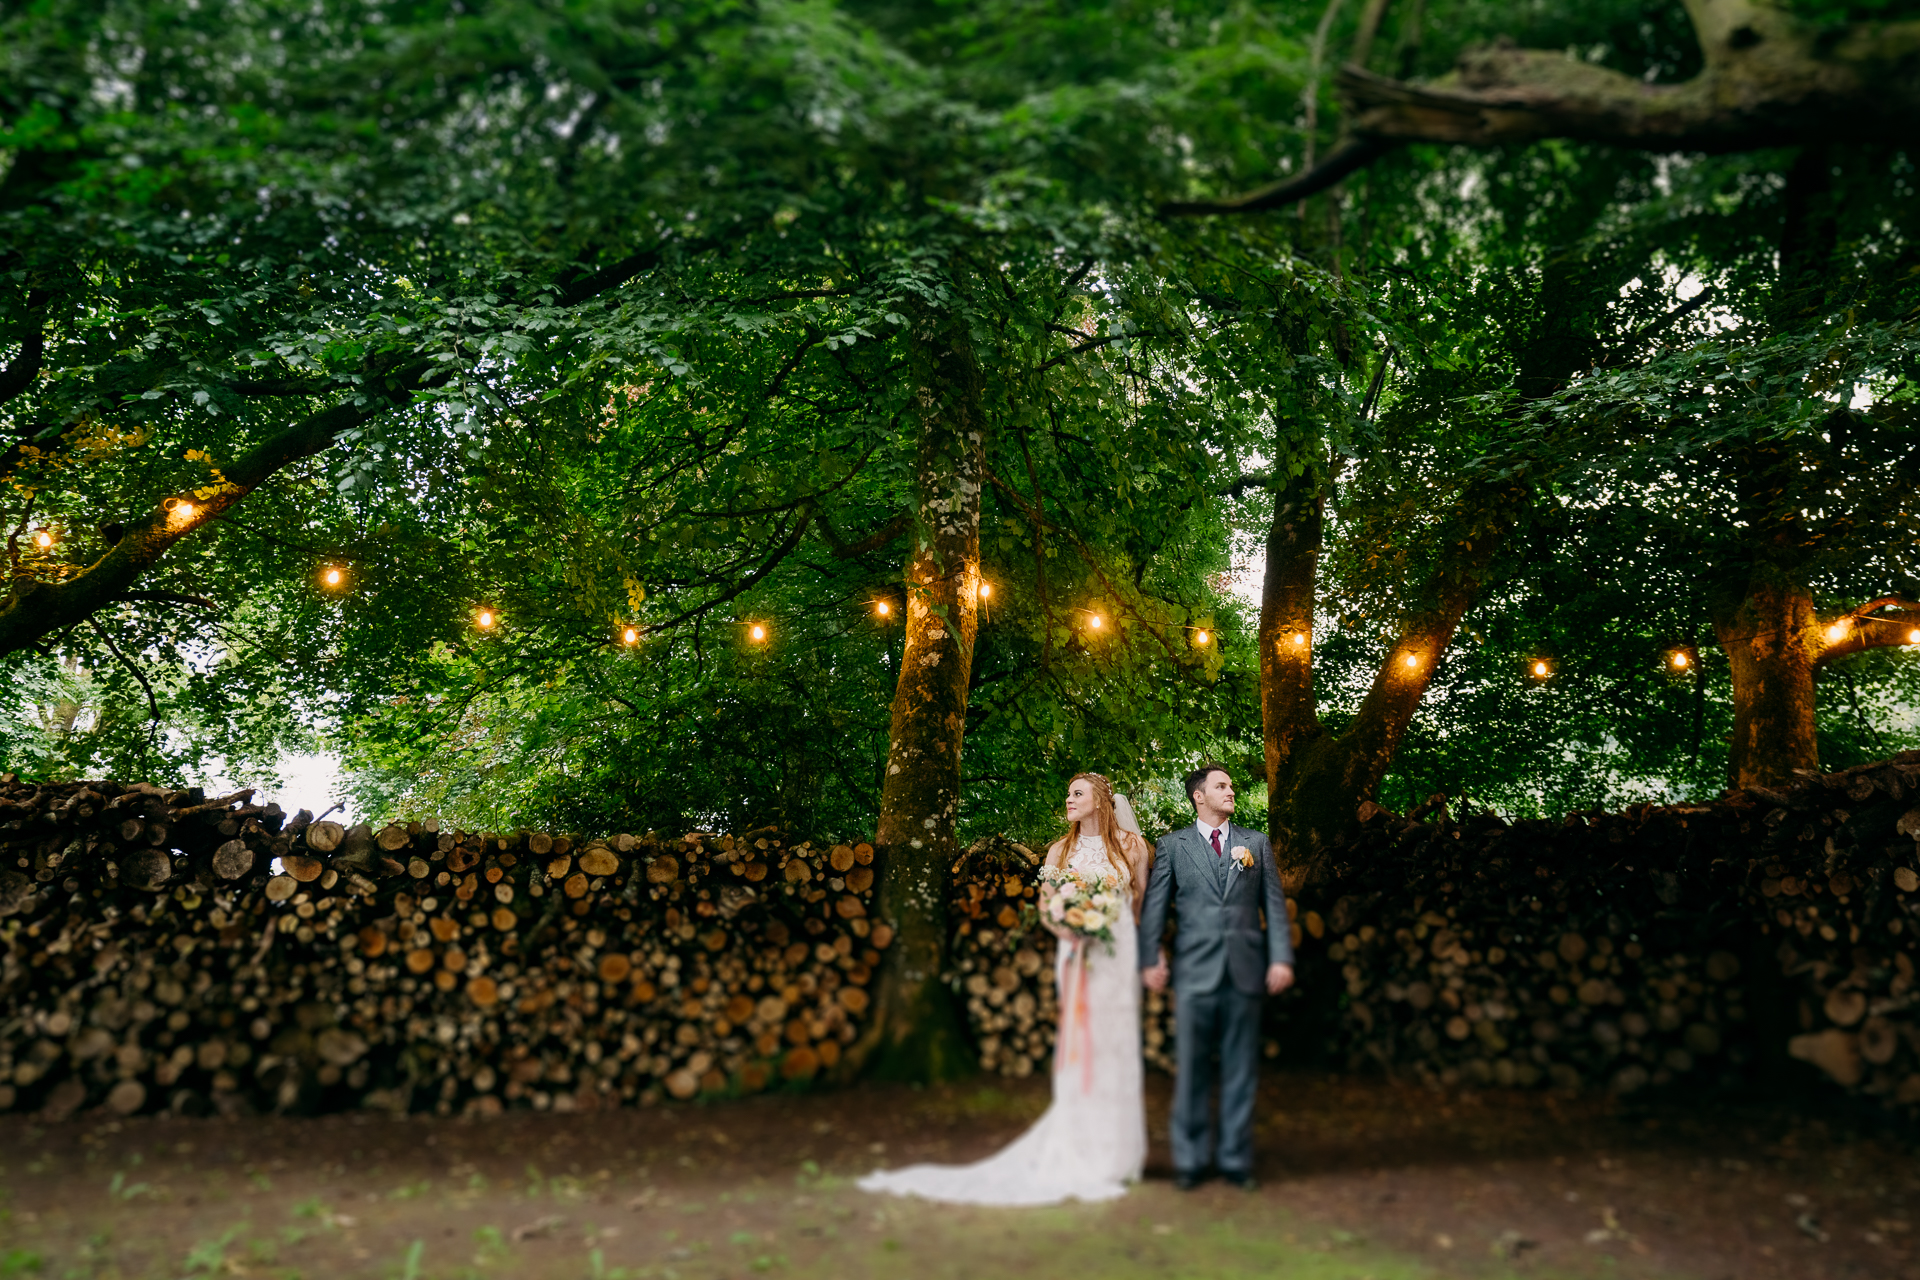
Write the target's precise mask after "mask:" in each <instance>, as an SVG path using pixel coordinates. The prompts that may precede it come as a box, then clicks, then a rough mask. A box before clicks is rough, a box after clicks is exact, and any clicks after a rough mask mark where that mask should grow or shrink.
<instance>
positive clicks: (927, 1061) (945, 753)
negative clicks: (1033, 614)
mask: <svg viewBox="0 0 1920 1280" xmlns="http://www.w3.org/2000/svg"><path fill="white" fill-rule="evenodd" d="M923 323H927V331H926V332H925V333H924V335H923V336H921V337H919V338H918V339H917V341H916V343H915V356H916V367H915V368H914V370H913V373H914V386H915V387H916V392H917V401H918V409H919V415H920V422H919V430H920V448H919V460H918V471H919V474H918V485H919V519H918V521H917V523H916V530H915V540H914V552H913V558H912V562H911V563H910V564H909V566H908V569H907V619H906V644H905V648H904V650H903V652H902V654H901V659H900V683H899V687H898V689H897V691H896V692H895V694H894V698H893V719H892V728H891V743H890V746H889V749H888V753H887V776H886V780H885V782H884V784H883V786H882V788H881V793H880V824H879V830H878V833H877V835H876V836H875V840H874V842H875V844H876V845H877V846H878V850H879V854H880V859H881V879H880V889H879V893H878V897H877V906H878V910H879V914H880V916H881V918H882V919H884V920H886V921H887V922H888V923H889V924H890V925H892V926H893V929H894V931H895V932H894V943H893V946H892V948H891V949H890V950H889V951H888V952H887V959H886V963H885V966H884V968H883V970H882V972H881V975H880V984H879V990H878V997H879V1003H878V1008H877V1010H876V1017H875V1019H874V1023H873V1030H872V1031H871V1032H870V1033H869V1041H868V1042H867V1043H864V1044H862V1045H860V1046H858V1047H857V1050H858V1051H857V1052H856V1054H855V1055H853V1056H854V1058H855V1059H856V1060H857V1064H856V1065H857V1069H861V1070H864V1071H865V1072H867V1073H868V1074H871V1075H876V1076H879V1077H883V1078H889V1079H907V1080H927V1081H931V1080H942V1079H950V1078H953V1077H955V1076H959V1075H963V1074H967V1073H969V1072H971V1071H972V1070H973V1067H974V1063H973V1055H972V1051H971V1049H970V1048H969V1047H968V1041H967V1037H966V1035H965V1033H964V1031H963V1030H962V1027H961V1021H960V1018H959V1016H958V1013H957V1011H956V1010H955V1008H954V1006H953V1001H952V999H951V997H950V996H949V994H948V992H947V989H946V986H945V984H944V983H943V982H942V981H941V974H942V972H943V971H944V969H945V952H946V939H947V920H946V889H947V876H948V874H949V873H950V871H951V868H952V866H953V862H954V858H955V855H956V854H957V852H958V849H957V845H956V841H955V838H954V829H955V819H956V817H957V813H958V808H959V802H960V750H961V746H962V741H963V738H964V736H965V730H966V722H967V683H968V679H969V677H970V675H971V672H972V669H973V642H974V634H975V630H976V622H977V618H978V608H979V598H978V588H979V567H980V489H981V483H982V480H983V479H984V476H985V472H986V458H985V450H984V434H985V424H984V422H983V421H982V413H981V405H980V395H981V378H980V369H979V366H978V364H977V363H976V361H975V358H974V353H973V350H972V347H971V346H970V345H969V342H968V337H967V331H966V328H965V326H964V325H962V324H959V323H954V322H948V321H945V320H944V318H941V319H940V320H937V321H933V322H924V321H923ZM936 324H937V325H938V327H935V326H936Z"/></svg>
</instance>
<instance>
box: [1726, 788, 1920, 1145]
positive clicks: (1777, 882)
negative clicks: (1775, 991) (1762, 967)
mask: <svg viewBox="0 0 1920 1280" xmlns="http://www.w3.org/2000/svg"><path fill="white" fill-rule="evenodd" d="M1748 796H1749V797H1750V799H1751V801H1752V803H1753V808H1752V810H1751V815H1750V820H1749V821H1748V822H1747V824H1746V825H1747V827H1748V828H1749V838H1750V839H1751V840H1752V847H1751V850H1750V856H1748V857H1747V858H1745V859H1744V860H1740V861H1735V860H1733V859H1729V862H1728V864H1727V865H1726V866H1725V867H1724V870H1725V872H1726V877H1727V881H1728V884H1729V887H1730V889H1731V891H1732V892H1734V893H1736V894H1738V895H1740V900H1741V902H1742V903H1743V904H1744V905H1745V906H1746V908H1747V910H1748V912H1749V914H1750V918H1752V919H1753V920H1755V921H1756V922H1757V924H1758V928H1759V929H1760V931H1761V932H1762V933H1764V934H1765V935H1766V937H1767V939H1768V941H1769V943H1770V944H1771V945H1772V954H1773V958H1774V960H1775V961H1776V963H1777V964H1778V966H1779V972H1780V976H1781V977H1782V978H1783V979H1784V980H1785V982H1786V1001H1785V1003H1786V1005H1787V1007H1786V1008H1785V1009H1784V1010H1783V1011H1782V1012H1783V1013H1784V1014H1785V1017H1784V1018H1783V1019H1782V1020H1783V1021H1784V1022H1785V1023H1786V1024H1787V1026H1786V1029H1787V1031H1788V1032H1789V1033H1790V1038H1789V1040H1788V1042H1787V1050H1788V1053H1789V1054H1790V1055H1791V1056H1793V1057H1794V1058H1798V1059H1800V1060H1802V1061H1805V1062H1809V1063H1811V1064H1813V1065H1814V1066H1815V1067H1817V1068H1819V1069H1820V1070H1821V1071H1822V1072H1824V1073H1825V1074H1826V1075H1827V1076H1828V1077H1829V1078H1830V1079H1832V1080H1833V1081H1834V1082H1835V1083H1836V1084H1839V1085H1841V1086H1843V1087H1845V1088H1847V1089H1849V1090H1851V1091H1855V1092H1858V1093H1860V1094H1863V1095H1865V1096H1867V1097H1871V1098H1875V1099H1877V1100H1879V1101H1881V1102H1883V1103H1885V1104H1887V1105H1889V1106H1892V1107H1895V1108H1897V1109H1898V1110H1900V1111H1902V1112H1905V1113H1907V1114H1909V1115H1913V1114H1916V1113H1920V1020H1917V1019H1916V1017H1915V1012H1916V1008H1915V1007H1916V1005H1917V1004H1920V982H1917V981H1916V978H1915V973H1914V963H1915V955H1916V952H1920V937H1916V931H1917V930H1920V875H1916V873H1915V865H1916V862H1920V858H1917V857H1916V855H1917V854H1920V752H1911V753H1907V754H1905V755H1902V756H1897V757H1895V758H1894V759H1893V760H1890V761H1886V762H1883V763H1879V764H1871V765H1862V766H1859V767H1856V768H1852V769H1847V770H1844V771H1841V772H1839V773H1830V774H1826V775H1823V776H1821V777H1817V778H1815V777H1807V778H1802V779H1799V780H1797V781H1796V782H1795V784H1794V785H1793V786H1791V787H1788V788H1786V789H1784V791H1782V792H1780V793H1773V792H1749V793H1748Z"/></svg>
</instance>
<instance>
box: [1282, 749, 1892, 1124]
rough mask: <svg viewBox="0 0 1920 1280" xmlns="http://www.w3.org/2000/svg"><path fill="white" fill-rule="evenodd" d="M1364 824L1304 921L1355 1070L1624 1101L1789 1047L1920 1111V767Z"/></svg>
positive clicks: (1734, 1075) (1338, 1039)
mask: <svg viewBox="0 0 1920 1280" xmlns="http://www.w3.org/2000/svg"><path fill="white" fill-rule="evenodd" d="M1362 818H1363V826H1362V829H1361V832H1360V834H1359V835H1358V836H1357V837H1356V838H1355V839H1354V840H1353V841H1352V842H1350V843H1349V844H1348V845H1347V846H1345V847H1344V848H1342V849H1341V850H1340V851H1338V853H1337V854H1336V855H1335V858H1334V860H1333V873H1332V875H1331V876H1330V877H1329V880H1328V882H1327V883H1326V884H1325V885H1324V886H1322V887H1321V888H1320V889H1319V890H1318V891H1317V892H1316V893H1315V894H1314V895H1313V898H1314V900H1316V901H1318V902H1320V903H1322V904H1325V908H1324V909H1325V914H1324V917H1323V916H1322V914H1321V912H1320V911H1305V912H1303V913H1302V921H1303V923H1304V925H1305V930H1304V933H1305V935H1306V938H1307V943H1306V947H1305V951H1306V954H1307V957H1308V959H1309V962H1310V959H1311V957H1312V954H1313V953H1314V952H1315V951H1321V952H1323V954H1324V957H1325V959H1326V961H1328V962H1330V964H1329V966H1328V967H1327V969H1326V970H1324V972H1326V973H1327V975H1328V976H1329V977H1330V978H1331V980H1332V981H1333V982H1336V983H1338V984H1340V985H1341V986H1342V987H1343V988H1344V990H1343V991H1342V993H1341V996H1340V1010H1339V1013H1338V1015H1337V1016H1336V1017H1335V1018H1334V1019H1333V1020H1332V1023H1331V1027H1330V1031H1329V1034H1330V1035H1331V1037H1332V1039H1333V1040H1334V1042H1335V1046H1336V1048H1337V1050H1338V1051H1339V1053H1340V1054H1341V1055H1342V1056H1344V1059H1345V1061H1346V1063H1347V1064H1348V1065H1349V1066H1351V1067H1356V1068H1357V1067H1362V1066H1377V1067H1385V1068H1389V1069H1398V1070H1405V1071H1411V1072H1413V1073H1417V1074H1419V1075H1423V1076H1427V1077H1430V1078H1433V1079H1435V1080H1437V1081H1438V1082H1441V1083H1454V1082H1462V1081H1464V1082H1470V1083H1476V1084H1498V1085H1519V1086H1528V1085H1552V1086H1557V1087H1563V1088H1577V1087H1605V1088H1610V1089H1613V1090H1615V1091H1617V1092H1621V1093H1630V1092H1633V1091H1635V1090H1638V1089H1641V1088H1644V1087H1647V1086H1660V1085H1670V1084H1673V1085H1678V1084H1691V1085H1720V1084H1737V1083H1744V1082H1747V1081H1749V1080H1751V1079H1753V1078H1754V1075H1755V1072H1756V1070H1757V1069H1758V1068H1759V1066H1760V1065H1761V1064H1763V1063H1764V1062H1766V1061H1767V1060H1769V1059H1774V1060H1777V1059H1778V1058H1780V1057H1781V1056H1782V1055H1783V1054H1784V1053H1791V1054H1792V1055H1793V1056H1794V1057H1798V1058H1801V1059H1804V1060H1806V1061H1809V1062H1812V1063H1814V1064H1815V1065H1817V1066H1818V1067H1820V1069H1821V1070H1823V1071H1824V1072H1825V1073H1826V1074H1827V1075H1828V1076H1829V1077H1831V1078H1832V1079H1833V1080H1834V1081H1836V1082H1837V1083H1839V1084H1841V1085H1843V1086H1845V1087H1847V1088H1849V1089H1854V1090H1858V1091H1860V1092H1863V1093H1866V1094H1869V1095H1872V1096H1874V1097H1876V1098H1879V1099H1882V1100H1884V1101H1886V1102H1888V1103H1890V1104H1893V1105H1897V1106H1899V1107H1901V1108H1903V1109H1909V1110H1911V1109H1913V1108H1915V1107H1917V1106H1920V1058H1916V1049H1920V1027H1916V1024H1915V1020H1914V1017H1913V1010H1914V1004H1915V1001H1916V996H1915V979H1914V960H1913V951H1914V928H1915V924H1916V921H1915V919H1914V915H1915V911H1916V902H1917V901H1920V893H1916V891H1917V890H1920V876H1916V874H1915V870H1914V868H1915V863H1916V856H1915V853H1916V846H1915V841H1916V838H1920V753H1909V754H1907V755H1903V756H1899V757H1896V758H1894V759H1893V760H1890V761H1886V762H1882V763H1878V764H1874V765H1867V766H1861V767H1859V768H1855V769H1849V770H1847V771H1845V772H1842V773H1837V774H1830V775H1825V776H1822V777H1812V776H1809V777H1805V778H1802V779H1800V780H1799V781H1797V782H1796V783H1795V785H1794V786H1792V787H1791V788H1789V789H1787V790H1786V791H1785V792H1784V793H1781V794H1775V793H1772V792H1765V791H1746V792H1738V793H1734V794H1732V795H1730V796H1729V797H1727V798H1726V799H1725V800H1723V801H1721V802H1717V803H1715V804H1712V805H1697V806H1664V807H1655V806H1640V807H1636V808H1632V809H1629V810H1627V811H1626V812H1624V813H1620V814H1607V813H1601V812H1589V813H1580V814H1573V815H1569V816H1568V817H1566V818H1565V819H1563V820H1562V821H1560V822H1546V821H1540V822H1520V823H1515V824H1511V825H1509V824H1508V823H1506V822H1504V821H1502V820H1501V819H1499V818H1498V817H1495V816H1493V815H1491V814H1471V815H1464V816H1463V817H1461V818H1460V819H1458V820H1456V819H1454V818H1453V817H1452V816H1450V815H1449V813H1448V812H1447V809H1446V805H1445V798H1444V797H1439V796H1436V797H1434V798H1433V799H1432V800H1430V801H1429V802H1428V804H1427V805H1424V806H1421V807H1420V808H1419V809H1416V810H1415V811H1414V812H1412V813H1409V814H1407V815H1406V816H1405V817H1400V816H1396V815H1394V814H1391V813H1388V812H1386V811H1385V810H1381V809H1378V808H1376V807H1374V806H1371V805H1369V806H1366V807H1365V808H1363V810H1362ZM1334 966H1337V968H1335V967H1334ZM1303 973H1304V970H1303ZM1783 1042H1784V1043H1783Z"/></svg>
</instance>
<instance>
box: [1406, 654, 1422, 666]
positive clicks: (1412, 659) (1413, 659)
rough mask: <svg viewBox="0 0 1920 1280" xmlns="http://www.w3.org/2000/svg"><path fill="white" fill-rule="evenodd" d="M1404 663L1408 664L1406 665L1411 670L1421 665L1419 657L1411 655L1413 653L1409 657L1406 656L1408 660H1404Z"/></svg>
mask: <svg viewBox="0 0 1920 1280" xmlns="http://www.w3.org/2000/svg"><path fill="white" fill-rule="evenodd" d="M1404 661H1405V662H1406V664H1407V666H1408V667H1409V668H1412V667H1417V666H1419V665H1420V659H1419V657H1418V656H1417V655H1415V654H1411V653H1410V654H1408V655H1407V656H1406V658H1405V659H1404Z"/></svg>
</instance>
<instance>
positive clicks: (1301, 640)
mask: <svg viewBox="0 0 1920 1280" xmlns="http://www.w3.org/2000/svg"><path fill="white" fill-rule="evenodd" d="M1293 642H1294V644H1296V645H1302V644H1305V643H1306V642H1307V633H1306V632H1304V631H1296V632H1294V633H1293Z"/></svg>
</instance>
